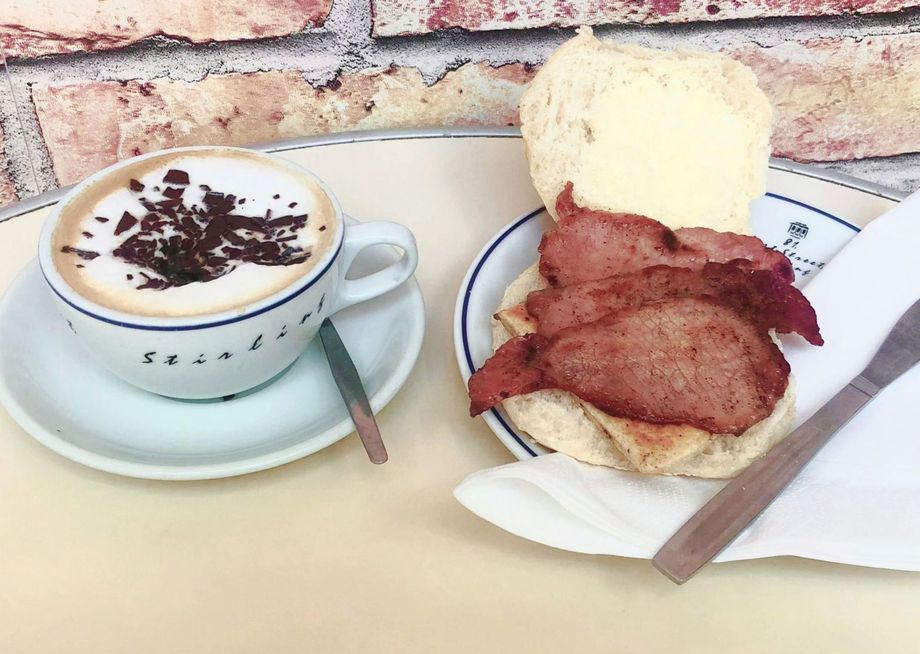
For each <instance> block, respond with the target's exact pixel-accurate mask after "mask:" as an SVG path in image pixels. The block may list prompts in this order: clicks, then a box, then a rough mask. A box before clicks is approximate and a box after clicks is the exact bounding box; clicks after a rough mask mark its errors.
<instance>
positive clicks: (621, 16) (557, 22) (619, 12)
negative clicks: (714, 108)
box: [372, 0, 920, 36]
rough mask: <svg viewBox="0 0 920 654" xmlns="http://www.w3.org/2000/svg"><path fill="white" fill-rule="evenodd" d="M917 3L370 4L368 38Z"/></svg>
mask: <svg viewBox="0 0 920 654" xmlns="http://www.w3.org/2000/svg"><path fill="white" fill-rule="evenodd" d="M916 6H920V0H795V1H793V2H789V1H788V0H648V1H643V0H588V1H587V2H572V1H561V0H470V1H468V0H372V8H373V14H374V19H373V32H374V36H399V35H406V34H425V33H427V32H434V31H437V30H441V29H447V28H453V27H457V28H462V29H465V30H471V31H481V30H502V29H529V28H534V27H547V26H554V27H571V26H575V25H601V24H606V23H686V22H689V21H718V20H734V19H738V18H764V17H769V16H827V15H839V14H856V13H859V14H869V13H887V12H895V11H900V10H901V9H905V8H908V7H916Z"/></svg>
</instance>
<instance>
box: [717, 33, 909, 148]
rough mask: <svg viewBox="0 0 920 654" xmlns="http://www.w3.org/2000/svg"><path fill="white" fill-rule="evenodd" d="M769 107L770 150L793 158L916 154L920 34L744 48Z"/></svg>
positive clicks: (741, 51) (742, 51) (739, 55)
mask: <svg viewBox="0 0 920 654" xmlns="http://www.w3.org/2000/svg"><path fill="white" fill-rule="evenodd" d="M728 54H731V55H732V56H733V57H735V58H737V59H739V60H740V61H742V62H744V63H746V64H748V65H749V66H751V67H752V68H753V69H754V71H755V72H756V73H757V78H758V80H759V83H760V85H761V86H762V87H763V88H764V90H765V91H766V92H767V95H768V96H769V97H770V100H771V102H772V104H773V106H774V108H775V110H776V114H777V115H776V121H775V126H774V132H773V140H772V144H773V148H774V152H775V154H776V155H777V156H782V157H790V158H793V159H798V160H800V161H841V160H847V159H859V158H863V157H879V156H887V155H895V154H901V153H905V152H917V151H920V120H918V119H917V116H918V114H917V112H918V106H920V34H902V35H891V36H873V37H866V38H864V39H863V40H861V41H857V40H855V39H851V38H830V39H819V40H814V41H807V42H804V43H797V42H786V43H783V44H781V45H778V46H775V47H772V48H761V47H759V46H755V45H748V46H746V47H744V48H739V49H737V50H735V51H733V52H730V53H728Z"/></svg>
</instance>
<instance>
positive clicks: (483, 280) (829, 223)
mask: <svg viewBox="0 0 920 654" xmlns="http://www.w3.org/2000/svg"><path fill="white" fill-rule="evenodd" d="M553 224H554V223H553V220H552V218H550V216H549V214H547V213H546V211H545V210H544V209H542V208H540V209H536V210H534V211H532V212H530V213H528V214H526V215H524V216H522V217H520V218H518V219H517V220H515V221H514V222H512V223H510V224H508V225H507V226H505V227H504V228H503V229H502V230H501V231H499V232H498V234H496V235H495V237H494V238H493V239H492V240H491V241H489V243H487V244H486V246H485V247H484V248H483V249H482V251H481V252H480V253H479V254H478V255H477V257H476V259H475V260H474V261H473V264H472V265H471V266H470V269H469V271H468V272H467V274H466V277H465V278H464V280H463V284H461V286H460V293H459V295H458V297H457V304H456V307H455V309H454V348H455V350H456V354H457V361H458V362H459V364H460V373H461V375H462V376H463V380H464V382H466V381H467V380H468V379H469V378H470V375H472V374H473V371H475V370H477V369H478V368H479V367H480V366H482V364H483V363H484V362H485V360H486V359H488V358H489V357H490V356H492V328H491V324H490V318H491V316H492V314H493V313H495V309H496V308H497V307H498V303H499V302H500V301H501V298H502V295H504V293H505V289H506V288H507V287H508V284H510V283H511V282H512V281H513V280H514V279H515V278H516V277H517V276H518V275H519V274H520V273H521V272H522V271H524V270H525V269H526V268H527V267H529V266H530V265H532V264H533V263H534V262H535V261H536V260H537V245H539V243H540V238H541V236H542V235H543V232H544V231H546V230H547V229H550V228H551V227H552V226H553ZM751 225H752V228H753V231H754V234H755V235H757V236H759V237H760V238H761V239H763V241H764V242H765V243H766V244H767V245H769V246H771V247H774V248H776V249H778V250H780V251H781V252H783V253H785V254H786V255H787V256H788V257H789V258H790V260H791V261H792V264H793V266H794V268H795V273H796V282H795V284H796V286H800V287H801V286H802V285H804V284H806V283H807V282H808V281H809V280H810V279H812V278H813V277H814V276H815V275H816V274H817V273H818V272H819V271H820V269H821V268H822V267H823V266H824V264H825V263H826V262H827V261H829V260H830V258H831V257H833V256H834V255H835V254H836V253H837V252H839V251H840V249H841V248H842V247H843V246H844V245H845V244H846V243H847V242H848V241H849V240H850V239H851V238H853V236H855V235H856V233H857V232H858V231H859V228H858V227H856V226H854V225H852V224H851V223H849V222H847V221H845V220H843V219H842V218H840V217H837V216H833V215H831V214H829V213H827V212H825V211H821V210H820V209H816V208H814V207H812V206H810V205H809V204H808V203H807V202H805V201H803V200H799V199H796V198H790V197H785V196H782V195H778V194H776V193H767V195H766V196H764V197H763V198H761V199H759V200H757V201H755V202H754V203H753V205H752V207H751ZM482 416H483V418H484V419H485V421H486V424H488V425H489V428H491V429H492V431H493V432H495V435H496V436H498V437H499V439H501V441H502V442H503V443H504V444H505V446H506V447H507V448H508V449H509V450H511V453H512V454H514V455H515V456H516V457H517V458H518V459H527V458H530V457H534V456H539V455H540V454H546V453H548V452H549V451H550V450H548V449H546V448H545V447H543V446H541V445H540V444H538V443H536V442H534V441H533V440H532V439H531V438H530V437H529V436H528V435H527V434H525V433H524V432H521V431H519V430H517V429H516V428H515V427H514V426H513V425H512V423H511V421H510V420H509V419H508V417H507V415H506V414H505V412H504V411H503V410H502V409H501V408H497V409H492V410H490V411H487V412H486V413H483V414H482Z"/></svg>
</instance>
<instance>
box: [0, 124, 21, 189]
mask: <svg viewBox="0 0 920 654" xmlns="http://www.w3.org/2000/svg"><path fill="white" fill-rule="evenodd" d="M18 199H19V196H18V195H17V193H16V187H15V186H13V180H11V179H10V176H9V173H7V160H6V157H5V156H4V154H3V128H2V127H0V207H3V206H6V205H8V204H11V203H13V202H16V201H17V200H18Z"/></svg>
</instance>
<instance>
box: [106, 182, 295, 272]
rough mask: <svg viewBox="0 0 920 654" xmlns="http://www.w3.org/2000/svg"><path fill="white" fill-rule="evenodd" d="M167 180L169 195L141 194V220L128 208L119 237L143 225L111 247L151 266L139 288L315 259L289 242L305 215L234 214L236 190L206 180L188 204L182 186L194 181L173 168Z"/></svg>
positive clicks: (124, 257) (119, 254)
mask: <svg viewBox="0 0 920 654" xmlns="http://www.w3.org/2000/svg"><path fill="white" fill-rule="evenodd" d="M163 182H164V184H168V185H170V186H168V187H167V188H166V190H164V191H163V195H164V196H166V198H165V199H163V200H159V201H157V202H155V203H152V202H149V201H147V200H146V198H141V199H140V202H141V204H142V205H143V207H144V208H145V209H146V210H147V214H146V215H144V216H142V217H141V218H140V219H138V218H135V217H134V216H132V215H131V214H130V213H128V212H125V213H124V214H123V215H122V217H121V220H119V222H118V225H117V227H116V228H115V235H116V236H118V235H121V234H123V233H124V232H126V231H128V230H130V229H131V228H133V227H134V226H135V225H138V224H139V228H138V229H137V230H136V231H135V232H134V233H133V234H131V235H130V236H128V237H127V238H126V239H125V240H124V241H122V242H121V243H120V244H119V245H118V246H117V247H116V248H115V249H114V250H113V252H112V254H113V256H115V257H116V258H117V259H121V260H122V261H126V262H128V263H131V264H134V265H136V266H138V267H139V268H143V269H144V271H146V272H144V271H142V272H141V273H140V274H141V276H142V277H143V282H142V283H141V285H140V286H138V287H137V288H139V289H144V288H149V289H163V288H169V287H171V286H183V285H185V284H189V283H191V282H208V281H211V280H213V279H217V278H218V277H221V276H222V275H225V274H227V273H228V272H230V271H231V270H233V269H235V268H236V267H237V266H238V265H239V264H241V263H256V264H260V265H263V266H279V265H281V266H289V265H294V264H299V263H303V262H304V261H306V260H307V259H309V258H310V255H311V253H310V252H309V251H307V250H304V249H303V248H302V247H300V246H299V245H297V244H294V243H291V244H288V242H289V241H293V240H296V235H294V234H293V232H296V231H297V230H300V229H303V228H304V227H305V226H306V224H307V215H306V214H301V215H296V216H295V215H288V216H280V217H278V218H272V214H271V211H266V213H265V215H264V216H246V215H242V214H240V213H235V212H236V211H238V210H239V207H238V199H237V197H236V196H235V195H233V194H230V193H219V192H217V191H214V190H212V189H211V188H210V187H209V186H207V185H204V184H202V185H200V186H199V188H200V189H201V190H203V191H205V195H204V198H203V199H202V201H201V204H200V205H197V204H193V205H187V204H186V203H185V201H184V199H183V194H184V191H185V189H184V188H182V187H185V186H187V185H188V183H189V176H188V173H187V172H185V171H183V170H177V169H171V170H169V171H168V172H167V173H166V175H165V176H164V177H163ZM176 187H179V188H176ZM278 197H280V195H276V196H275V198H276V199H277V198H278ZM239 204H240V205H241V204H242V202H239ZM286 234H290V235H286ZM93 254H94V255H95V253H93ZM95 256H98V255H95ZM128 279H129V280H130V279H131V277H130V276H128Z"/></svg>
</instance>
